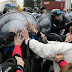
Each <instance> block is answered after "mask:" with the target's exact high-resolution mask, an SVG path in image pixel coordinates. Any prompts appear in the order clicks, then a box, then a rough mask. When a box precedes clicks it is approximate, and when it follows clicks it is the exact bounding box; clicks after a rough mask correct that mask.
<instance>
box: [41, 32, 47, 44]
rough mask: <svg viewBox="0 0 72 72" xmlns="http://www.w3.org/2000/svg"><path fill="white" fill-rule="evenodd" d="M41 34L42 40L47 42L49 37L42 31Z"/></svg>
mask: <svg viewBox="0 0 72 72" xmlns="http://www.w3.org/2000/svg"><path fill="white" fill-rule="evenodd" d="M40 34H41V38H42V41H43V42H44V43H46V41H47V37H46V36H45V35H44V34H43V33H41V32H40Z"/></svg>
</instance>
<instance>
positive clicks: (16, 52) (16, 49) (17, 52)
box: [12, 45, 22, 58]
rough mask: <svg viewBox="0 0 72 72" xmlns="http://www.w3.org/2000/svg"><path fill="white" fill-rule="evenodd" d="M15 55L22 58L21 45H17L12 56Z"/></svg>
mask: <svg viewBox="0 0 72 72" xmlns="http://www.w3.org/2000/svg"><path fill="white" fill-rule="evenodd" d="M15 55H19V56H20V57H21V58H22V52H21V48H20V46H19V45H16V46H15V47H14V50H13V53H12V56H15Z"/></svg>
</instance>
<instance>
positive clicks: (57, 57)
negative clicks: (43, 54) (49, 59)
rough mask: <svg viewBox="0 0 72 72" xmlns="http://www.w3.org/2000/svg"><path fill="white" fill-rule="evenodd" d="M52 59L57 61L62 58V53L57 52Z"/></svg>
mask: <svg viewBox="0 0 72 72" xmlns="http://www.w3.org/2000/svg"><path fill="white" fill-rule="evenodd" d="M54 59H55V61H56V62H59V61H60V60H64V55H63V54H57V55H55V56H54Z"/></svg>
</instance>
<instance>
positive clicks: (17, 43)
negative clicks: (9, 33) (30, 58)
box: [14, 33, 24, 46]
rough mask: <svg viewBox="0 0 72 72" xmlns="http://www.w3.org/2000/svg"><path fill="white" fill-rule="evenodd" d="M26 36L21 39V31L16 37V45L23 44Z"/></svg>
mask: <svg viewBox="0 0 72 72" xmlns="http://www.w3.org/2000/svg"><path fill="white" fill-rule="evenodd" d="M23 41H24V38H23V39H22V40H21V33H20V35H19V33H18V34H17V37H14V44H15V45H19V46H21V44H22V43H23Z"/></svg>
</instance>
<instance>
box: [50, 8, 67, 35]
mask: <svg viewBox="0 0 72 72" xmlns="http://www.w3.org/2000/svg"><path fill="white" fill-rule="evenodd" d="M65 22H66V18H65V17H64V15H62V14H61V11H60V10H59V9H53V10H52V11H51V33H56V34H60V33H61V31H62V30H63V29H66V25H65Z"/></svg>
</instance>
